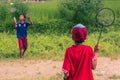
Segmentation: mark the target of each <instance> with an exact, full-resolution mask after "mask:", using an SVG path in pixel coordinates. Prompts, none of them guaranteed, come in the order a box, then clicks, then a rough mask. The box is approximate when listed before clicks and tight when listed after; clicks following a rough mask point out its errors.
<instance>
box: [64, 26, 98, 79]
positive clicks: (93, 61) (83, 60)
mask: <svg viewBox="0 0 120 80" xmlns="http://www.w3.org/2000/svg"><path fill="white" fill-rule="evenodd" d="M71 33H72V39H73V40H74V41H75V45H72V46H71V47H69V48H67V49H66V53H65V58H64V63H63V67H62V69H63V71H64V74H65V76H64V80H94V78H93V74H92V69H95V68H96V65H97V56H96V54H97V52H98V51H99V49H98V44H97V45H96V46H95V47H94V51H93V50H92V48H91V47H90V46H88V45H85V44H83V42H84V41H85V40H86V36H87V29H86V27H85V26H84V25H82V24H77V25H76V26H74V27H73V28H72V30H71Z"/></svg>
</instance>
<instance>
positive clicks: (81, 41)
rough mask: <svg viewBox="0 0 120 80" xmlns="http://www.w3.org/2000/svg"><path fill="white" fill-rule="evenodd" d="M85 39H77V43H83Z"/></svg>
mask: <svg viewBox="0 0 120 80" xmlns="http://www.w3.org/2000/svg"><path fill="white" fill-rule="evenodd" d="M83 42H84V40H82V39H80V40H79V41H75V43H77V44H79V43H83Z"/></svg>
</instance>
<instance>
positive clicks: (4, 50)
mask: <svg viewBox="0 0 120 80" xmlns="http://www.w3.org/2000/svg"><path fill="white" fill-rule="evenodd" d="M119 34H120V31H117V32H114V31H113V32H108V33H103V35H102V38H101V41H100V53H99V55H100V56H108V57H117V55H119V54H120V53H119V52H120V39H119V37H120V36H119ZM116 35H117V36H116ZM0 36H1V37H0V41H1V42H0V59H4V58H19V49H18V48H17V47H16V45H17V38H16V35H13V34H9V33H8V34H7V33H0ZM97 39H98V33H97V32H96V33H93V34H89V35H88V37H87V40H86V42H85V44H87V45H90V46H92V47H94V45H95V44H96V43H97ZM73 44H74V43H73V41H72V39H71V35H67V34H64V35H54V34H50V35H45V34H39V33H36V34H34V33H33V34H29V33H28V50H27V52H26V57H25V58H28V59H31V58H39V59H54V60H62V59H63V57H64V53H65V49H66V48H67V47H69V46H71V45H73Z"/></svg>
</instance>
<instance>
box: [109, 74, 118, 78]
mask: <svg viewBox="0 0 120 80" xmlns="http://www.w3.org/2000/svg"><path fill="white" fill-rule="evenodd" d="M109 79H120V75H116V74H114V75H112V76H110V77H109Z"/></svg>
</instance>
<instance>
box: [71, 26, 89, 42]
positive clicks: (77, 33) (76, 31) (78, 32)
mask: <svg viewBox="0 0 120 80" xmlns="http://www.w3.org/2000/svg"><path fill="white" fill-rule="evenodd" d="M71 33H72V39H73V40H74V41H80V40H82V41H84V40H86V37H87V29H86V27H85V26H83V25H82V24H78V25H76V26H74V27H73V28H72V30H71Z"/></svg>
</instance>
